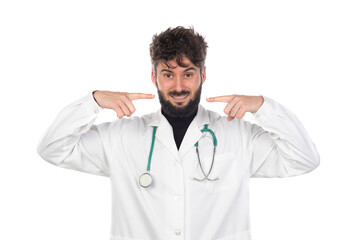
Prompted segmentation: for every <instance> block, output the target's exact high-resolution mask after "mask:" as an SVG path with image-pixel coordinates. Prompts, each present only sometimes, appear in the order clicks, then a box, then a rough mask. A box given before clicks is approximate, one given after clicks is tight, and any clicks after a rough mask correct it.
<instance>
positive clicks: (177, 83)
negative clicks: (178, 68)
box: [174, 77, 184, 92]
mask: <svg viewBox="0 0 358 240" xmlns="http://www.w3.org/2000/svg"><path fill="white" fill-rule="evenodd" d="M183 84H184V80H183V79H182V78H181V77H177V78H176V79H175V81H174V88H175V91H177V92H181V91H182V90H183V89H184V85H183Z"/></svg>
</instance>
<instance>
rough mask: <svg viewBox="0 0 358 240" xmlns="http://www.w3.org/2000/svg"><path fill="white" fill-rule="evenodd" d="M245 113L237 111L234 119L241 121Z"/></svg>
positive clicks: (240, 110) (241, 110)
mask: <svg viewBox="0 0 358 240" xmlns="http://www.w3.org/2000/svg"><path fill="white" fill-rule="evenodd" d="M245 113H246V111H245V110H244V109H242V108H240V109H239V111H237V113H236V115H235V118H238V119H241V118H243V117H244V116H245Z"/></svg>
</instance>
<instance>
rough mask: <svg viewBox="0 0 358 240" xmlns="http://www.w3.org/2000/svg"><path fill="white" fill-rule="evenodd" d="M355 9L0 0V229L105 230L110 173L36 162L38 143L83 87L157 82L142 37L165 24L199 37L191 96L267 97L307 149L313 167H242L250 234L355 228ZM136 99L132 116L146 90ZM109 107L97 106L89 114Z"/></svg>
mask: <svg viewBox="0 0 358 240" xmlns="http://www.w3.org/2000/svg"><path fill="white" fill-rule="evenodd" d="M224 2H225V3H224ZM357 12H358V8H357V3H356V1H345V0H340V1H330V0H326V1H323V0H322V1H318V0H301V1H287V0H282V1H278V0H272V1H222V3H221V4H219V3H218V1H176V2H172V1H88V0H87V1H79V0H71V1H67V0H66V1H65V0H62V1H39V0H32V1H16V0H12V1H10V0H8V1H6V0H5V1H1V3H0V80H1V93H0V104H1V106H0V109H1V118H0V121H1V124H0V128H1V131H0V132H1V139H2V142H1V152H0V153H1V155H0V158H1V167H0V171H1V172H0V194H1V197H0V239H38V240H42V239H46V240H48V239H51V240H58V239H61V240H62V239H66V240H71V239H76V240H78V239H93V240H98V239H108V236H109V231H110V211H111V209H110V204H111V198H110V182H109V180H108V179H107V178H104V177H99V176H94V175H90V174H84V173H81V172H76V171H72V170H64V169H62V168H58V167H55V166H53V165H51V164H48V163H47V162H45V161H43V160H42V159H41V158H40V157H39V155H38V154H37V152H36V146H37V142H38V141H39V139H40V137H41V135H42V133H43V132H44V131H45V130H46V128H47V127H48V126H49V125H50V124H51V123H52V122H53V120H54V119H55V117H56V116H57V114H58V113H59V111H60V110H61V109H62V108H63V107H65V106H66V105H68V104H69V103H71V102H73V101H75V100H77V99H79V98H80V97H82V96H84V95H86V94H88V93H90V92H91V91H93V90H95V89H100V90H112V91H127V92H145V93H153V94H156V89H155V87H154V86H153V85H152V83H151V80H150V70H151V65H150V58H149V44H150V42H151V38H152V35H153V34H154V33H160V32H161V31H163V30H165V29H167V28H168V27H175V26H178V25H182V26H186V27H187V26H191V25H193V26H194V28H195V29H196V30H197V31H198V32H199V33H201V34H203V35H204V36H206V40H207V42H208V44H209V49H208V56H207V62H206V65H207V81H206V82H205V84H204V86H203V93H202V97H203V100H202V104H203V105H204V107H206V108H208V109H211V110H215V111H220V112H221V113H223V112H222V110H223V108H224V106H225V105H223V104H222V103H207V102H205V98H206V97H210V96H218V95H223V94H232V93H237V94H247V95H258V94H262V95H266V96H269V97H271V98H273V99H275V100H277V101H278V102H280V103H282V104H283V105H285V106H286V107H288V108H289V109H290V110H291V111H293V112H294V113H295V114H296V115H297V116H298V117H299V119H300V120H301V121H302V123H303V124H304V125H305V127H306V129H307V131H308V132H309V134H310V136H311V138H312V139H313V141H314V142H315V144H316V146H317V148H318V151H319V153H320V156H321V165H320V166H319V168H317V169H316V170H315V171H313V172H312V173H309V174H306V175H302V176H298V177H294V178H288V179H252V181H251V196H250V197H251V223H252V233H253V239H254V240H287V239H290V240H302V239H305V240H317V239H345V240H348V239H358V232H357V230H356V228H357V224H358V220H357V216H358V207H357V203H358V196H357V188H358V187H357V185H358V184H357V183H358V181H357V167H358V163H357V162H358V157H357V149H358V142H357V138H356V136H357V134H358V129H357V122H358V114H357V107H356V105H357V99H356V92H357V89H358V88H357V86H355V85H354V82H356V81H357V80H358V79H357V78H358V47H357V46H358V44H357V43H358V36H357V35H358V33H357V32H358V17H357V16H358V14H357ZM135 106H136V108H137V109H138V111H137V113H136V114H137V115H142V114H144V113H147V112H152V111H155V110H157V109H158V108H159V102H158V99H157V98H156V99H155V100H141V101H136V102H135ZM249 115H250V114H247V116H245V119H246V118H248V117H250V116H249ZM115 117H116V115H115V113H114V112H112V111H111V110H105V111H104V112H103V113H102V114H101V115H100V116H99V118H98V119H97V123H99V122H102V121H112V120H114V119H115Z"/></svg>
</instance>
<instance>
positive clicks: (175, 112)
mask: <svg viewBox="0 0 358 240" xmlns="http://www.w3.org/2000/svg"><path fill="white" fill-rule="evenodd" d="M157 90H158V96H159V101H160V104H161V105H162V111H163V112H164V113H165V114H167V115H168V116H170V117H173V118H184V117H189V116H191V115H193V114H195V113H196V112H197V111H198V106H199V103H200V96H201V84H200V87H199V89H198V90H197V91H196V93H195V95H194V99H190V100H189V102H188V105H187V106H185V107H180V105H179V107H177V106H174V105H173V104H172V103H171V102H170V101H169V100H165V97H164V94H163V92H162V91H160V90H159V89H157ZM189 93H190V91H185V90H183V91H181V92H177V91H171V92H168V95H169V96H170V95H172V96H181V95H185V94H189Z"/></svg>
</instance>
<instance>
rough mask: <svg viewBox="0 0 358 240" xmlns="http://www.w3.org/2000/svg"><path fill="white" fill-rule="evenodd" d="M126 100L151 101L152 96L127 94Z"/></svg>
mask: <svg viewBox="0 0 358 240" xmlns="http://www.w3.org/2000/svg"><path fill="white" fill-rule="evenodd" d="M127 96H128V98H129V99H130V100H131V101H132V100H138V99H152V98H154V97H155V96H154V94H147V93H128V95H127Z"/></svg>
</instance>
